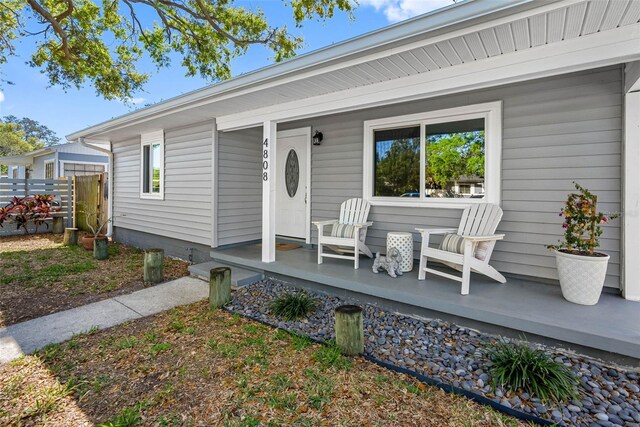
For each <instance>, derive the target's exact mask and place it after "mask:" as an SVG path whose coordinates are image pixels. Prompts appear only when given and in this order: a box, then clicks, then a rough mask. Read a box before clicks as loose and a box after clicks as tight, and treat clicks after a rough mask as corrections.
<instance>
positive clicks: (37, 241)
mask: <svg viewBox="0 0 640 427" xmlns="http://www.w3.org/2000/svg"><path fill="white" fill-rule="evenodd" d="M143 257H144V253H143V252H142V251H141V250H139V249H136V248H132V247H129V246H125V245H121V244H117V243H111V244H110V247H109V259H107V260H104V261H98V260H95V259H94V258H93V254H92V252H91V251H87V250H85V249H83V248H82V247H80V246H76V247H65V246H62V236H60V235H53V234H41V235H30V236H12V237H0V327H2V326H7V325H11V324H14V323H19V322H24V321H26V320H30V319H34V318H37V317H41V316H44V315H47V314H51V313H55V312H58V311H62V310H67V309H69V308H73V307H78V306H81V305H84V304H89V303H92V302H95V301H99V300H103V299H106V298H111V297H113V296H116V295H121V294H125V293H130V292H133V291H135V290H138V289H142V288H144V287H145V284H144V283H143ZM187 266H188V263H186V262H184V261H179V260H174V259H170V258H166V259H165V279H166V280H172V279H176V278H178V277H182V276H186V275H188V274H189V272H188V270H187Z"/></svg>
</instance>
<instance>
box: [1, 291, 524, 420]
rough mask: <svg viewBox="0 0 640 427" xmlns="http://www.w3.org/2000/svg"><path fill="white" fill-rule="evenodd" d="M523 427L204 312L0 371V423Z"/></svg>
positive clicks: (112, 333) (92, 337) (106, 335)
mask: <svg viewBox="0 0 640 427" xmlns="http://www.w3.org/2000/svg"><path fill="white" fill-rule="evenodd" d="M94 423H96V424H98V423H112V424H107V425H141V426H142V425H163V426H183V425H207V426H208V425H216V426H218V425H224V426H259V425H272V426H278V425H287V426H295V425H298V426H314V425H327V426H338V425H348V426H352V425H357V426H376V425H380V426H521V425H525V424H523V423H521V422H520V421H518V420H516V419H513V418H510V417H507V416H505V415H503V414H500V413H497V412H495V411H493V410H492V409H490V408H487V407H484V406H480V405H478V404H475V403H473V402H471V401H469V400H467V399H466V398H463V397H458V396H453V395H450V394H446V393H444V392H443V391H441V390H439V389H437V388H433V387H430V386H426V385H424V384H422V383H419V382H416V381H415V380H414V379H412V378H411V377H408V376H405V375H401V374H397V373H393V372H390V371H387V370H385V369H383V368H381V367H379V366H377V365H375V364H372V363H370V362H367V361H365V360H364V359H362V358H359V357H356V358H353V359H351V358H349V359H347V358H345V357H343V356H341V355H339V353H336V351H335V348H332V347H326V346H320V345H317V344H313V343H311V342H310V341H309V340H308V339H304V338H302V337H299V336H295V335H290V334H288V333H286V332H283V331H281V330H276V329H273V328H270V327H267V326H264V325H262V324H259V323H256V322H253V321H250V320H247V319H245V318H242V317H239V316H237V315H232V314H230V313H228V312H226V311H223V310H209V309H208V306H207V303H206V302H201V303H196V304H192V305H189V306H185V307H180V308H177V309H174V310H172V311H170V312H165V313H162V314H159V315H156V316H153V317H148V318H145V319H141V320H137V321H133V322H130V323H127V324H124V325H120V326H117V327H114V328H112V329H108V330H104V331H100V332H94V333H90V334H86V335H81V336H76V337H74V338H73V339H72V340H70V341H68V342H66V343H63V344H59V345H52V346H48V347H46V348H44V349H42V350H41V351H39V352H38V353H36V354H35V355H32V356H26V357H24V358H22V359H18V360H17V361H14V362H12V363H10V364H4V365H0V425H7V426H18V425H24V426H35V425H55V426H84V425H92V424H94Z"/></svg>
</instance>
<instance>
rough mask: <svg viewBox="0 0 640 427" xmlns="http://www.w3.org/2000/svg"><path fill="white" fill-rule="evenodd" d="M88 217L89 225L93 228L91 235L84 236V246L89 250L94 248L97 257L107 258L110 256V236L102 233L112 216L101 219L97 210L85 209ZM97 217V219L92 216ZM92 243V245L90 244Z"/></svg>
mask: <svg viewBox="0 0 640 427" xmlns="http://www.w3.org/2000/svg"><path fill="white" fill-rule="evenodd" d="M83 212H84V214H85V215H86V218H87V227H89V230H91V235H88V236H84V237H83V238H82V247H84V248H85V249H87V250H91V249H93V257H94V258H95V259H100V260H101V259H107V258H108V257H109V251H108V246H109V238H108V237H107V236H105V235H104V234H102V230H103V229H104V227H105V226H106V225H107V224H109V222H110V221H111V218H107V219H104V220H103V219H101V218H100V217H99V216H98V213H97V212H88V211H83ZM92 217H95V221H92V220H91V218H92ZM89 244H91V247H88V245H89Z"/></svg>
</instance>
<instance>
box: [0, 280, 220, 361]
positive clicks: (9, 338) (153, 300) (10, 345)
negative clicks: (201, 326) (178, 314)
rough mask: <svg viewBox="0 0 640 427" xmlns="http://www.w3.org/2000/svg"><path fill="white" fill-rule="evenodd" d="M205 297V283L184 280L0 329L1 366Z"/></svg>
mask: <svg viewBox="0 0 640 427" xmlns="http://www.w3.org/2000/svg"><path fill="white" fill-rule="evenodd" d="M207 296H208V285H207V283H205V282H203V281H201V280H198V279H195V278H192V277H183V278H180V279H177V280H172V281H170V282H166V283H162V284H159V285H156V286H153V287H150V288H147V289H143V290H140V291H136V292H133V293H131V294H128V295H122V296H118V297H115V298H110V299H106V300H103V301H98V302H95V303H92V304H88V305H84V306H81V307H76V308H72V309H70V310H66V311H61V312H59V313H54V314H50V315H48V316H43V317H39V318H37V319H33V320H29V321H26V322H22V323H18V324H15V325H10V326H7V327H5V328H0V363H5V362H9V361H11V360H14V359H16V358H18V357H20V356H21V355H23V354H28V353H32V352H34V351H36V350H38V349H40V348H42V347H44V346H46V345H47V344H51V343H60V342H63V341H66V340H68V339H70V338H71V337H73V335H74V334H79V333H82V332H86V331H88V330H89V329H91V328H93V327H97V328H98V329H105V328H109V327H111V326H115V325H119V324H121V323H124V322H127V321H129V320H134V319H139V318H141V317H145V316H149V315H152V314H156V313H159V312H161V311H164V310H168V309H171V308H173V307H176V306H179V305H185V304H190V303H192V302H196V301H199V300H202V299H205V298H207Z"/></svg>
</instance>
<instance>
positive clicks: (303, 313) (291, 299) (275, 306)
mask: <svg viewBox="0 0 640 427" xmlns="http://www.w3.org/2000/svg"><path fill="white" fill-rule="evenodd" d="M315 308H316V302H315V300H314V299H313V298H312V297H311V296H310V295H309V294H308V293H306V292H295V293H288V294H285V295H282V296H280V297H278V298H276V299H275V300H273V301H272V302H271V312H272V313H273V314H274V315H275V316H277V317H279V318H281V319H283V320H286V321H291V320H298V319H302V318H303V317H307V316H308V315H309V314H310V313H311V312H312V311H313V310H315Z"/></svg>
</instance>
